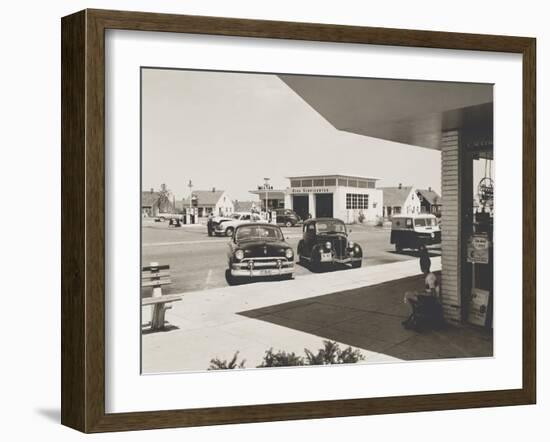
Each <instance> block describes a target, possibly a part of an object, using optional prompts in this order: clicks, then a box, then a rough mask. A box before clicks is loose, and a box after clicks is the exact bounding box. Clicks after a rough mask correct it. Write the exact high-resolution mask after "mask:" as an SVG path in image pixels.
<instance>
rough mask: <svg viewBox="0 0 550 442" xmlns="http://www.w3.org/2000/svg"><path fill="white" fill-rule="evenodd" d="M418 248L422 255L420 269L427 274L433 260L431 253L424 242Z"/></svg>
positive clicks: (420, 255)
mask: <svg viewBox="0 0 550 442" xmlns="http://www.w3.org/2000/svg"><path fill="white" fill-rule="evenodd" d="M418 250H419V253H418V254H419V257H420V271H421V272H422V273H424V274H425V273H426V269H427V270H428V272H429V271H430V268H431V266H432V260H431V259H430V254H429V253H428V249H427V247H426V246H425V245H424V244H422V245H421V246H420V247H419V249H418Z"/></svg>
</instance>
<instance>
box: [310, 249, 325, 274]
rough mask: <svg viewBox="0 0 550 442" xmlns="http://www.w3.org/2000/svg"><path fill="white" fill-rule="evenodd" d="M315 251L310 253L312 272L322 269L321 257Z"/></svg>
mask: <svg viewBox="0 0 550 442" xmlns="http://www.w3.org/2000/svg"><path fill="white" fill-rule="evenodd" d="M316 255H318V254H317V253H313V251H312V253H311V271H312V272H314V273H319V272H320V271H321V270H322V264H321V258H320V257H319V256H316Z"/></svg>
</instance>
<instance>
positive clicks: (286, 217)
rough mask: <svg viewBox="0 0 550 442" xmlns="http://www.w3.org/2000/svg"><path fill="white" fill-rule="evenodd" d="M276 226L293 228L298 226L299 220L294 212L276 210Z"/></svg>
mask: <svg viewBox="0 0 550 442" xmlns="http://www.w3.org/2000/svg"><path fill="white" fill-rule="evenodd" d="M275 212H276V213H277V224H282V225H283V226H286V227H293V226H295V225H296V224H298V223H299V222H300V221H301V219H300V217H299V216H298V215H297V214H296V212H295V211H294V210H290V209H276V210H275Z"/></svg>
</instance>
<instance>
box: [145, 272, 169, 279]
mask: <svg viewBox="0 0 550 442" xmlns="http://www.w3.org/2000/svg"><path fill="white" fill-rule="evenodd" d="M163 276H170V272H168V271H166V270H163V271H161V272H143V273H142V274H141V279H150V278H158V277H163Z"/></svg>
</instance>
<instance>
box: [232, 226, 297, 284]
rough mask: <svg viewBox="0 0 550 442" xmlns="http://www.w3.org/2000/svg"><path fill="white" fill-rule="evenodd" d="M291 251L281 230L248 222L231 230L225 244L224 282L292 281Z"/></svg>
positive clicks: (292, 263)
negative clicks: (253, 280)
mask: <svg viewBox="0 0 550 442" xmlns="http://www.w3.org/2000/svg"><path fill="white" fill-rule="evenodd" d="M293 273H294V251H293V250H292V247H290V245H289V244H288V243H287V242H286V241H285V238H284V236H283V232H281V228H280V227H278V226H276V225H273V224H265V223H249V224H241V225H238V226H237V227H235V231H234V233H233V236H232V237H231V241H230V243H229V252H228V269H227V272H226V275H227V280H228V282H229V283H230V284H232V283H235V282H237V281H238V280H239V278H240V279H244V278H246V279H252V278H257V277H266V276H269V277H271V276H273V277H281V278H283V279H292V275H293Z"/></svg>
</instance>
